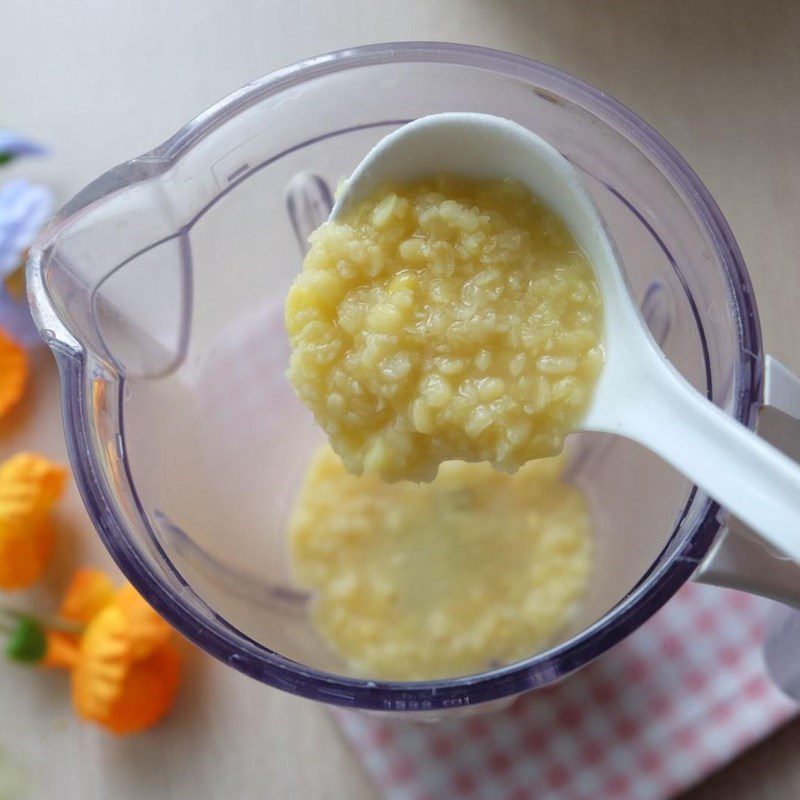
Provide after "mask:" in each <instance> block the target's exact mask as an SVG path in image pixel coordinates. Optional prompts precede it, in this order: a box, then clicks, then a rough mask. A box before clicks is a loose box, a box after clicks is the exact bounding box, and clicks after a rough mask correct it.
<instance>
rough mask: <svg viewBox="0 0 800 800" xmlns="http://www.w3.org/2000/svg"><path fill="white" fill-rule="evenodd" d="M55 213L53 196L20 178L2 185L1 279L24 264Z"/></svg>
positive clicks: (49, 192)
mask: <svg viewBox="0 0 800 800" xmlns="http://www.w3.org/2000/svg"><path fill="white" fill-rule="evenodd" d="M52 211H53V194H52V192H51V191H50V190H49V189H48V188H47V187H45V186H37V185H36V184H32V183H29V182H28V181H26V180H24V179H22V178H19V179H17V180H13V181H9V182H8V183H4V184H3V185H2V186H0V280H4V279H5V278H7V277H8V276H9V275H10V274H11V273H12V272H13V271H14V270H15V269H16V268H17V267H18V266H19V265H20V262H21V261H22V254H23V253H24V252H25V250H26V249H27V248H28V247H30V245H31V244H32V243H33V240H34V239H35V238H36V234H37V233H38V232H39V229H40V228H41V227H42V225H43V224H44V222H45V220H46V219H47V218H48V217H49V216H50V214H51V213H52Z"/></svg>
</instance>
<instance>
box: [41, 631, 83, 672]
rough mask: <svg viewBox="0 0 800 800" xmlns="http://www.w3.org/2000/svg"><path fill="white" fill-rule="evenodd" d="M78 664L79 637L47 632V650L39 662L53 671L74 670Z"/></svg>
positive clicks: (58, 632) (59, 632)
mask: <svg viewBox="0 0 800 800" xmlns="http://www.w3.org/2000/svg"><path fill="white" fill-rule="evenodd" d="M77 662H78V637H77V636H73V635H72V634H69V633H62V632H61V631H47V650H45V653H44V658H43V659H42V660H41V661H40V662H39V663H40V664H41V665H42V666H43V667H50V668H51V669H72V667H74V666H75V664H77Z"/></svg>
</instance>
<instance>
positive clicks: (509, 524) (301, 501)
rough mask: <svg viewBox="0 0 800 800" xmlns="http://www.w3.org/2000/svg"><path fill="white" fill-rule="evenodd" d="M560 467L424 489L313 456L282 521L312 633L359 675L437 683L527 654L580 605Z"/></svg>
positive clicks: (580, 548) (444, 481)
mask: <svg viewBox="0 0 800 800" xmlns="http://www.w3.org/2000/svg"><path fill="white" fill-rule="evenodd" d="M563 464H564V457H563V456H560V457H557V458H551V459H542V460H539V461H534V462H531V463H529V464H526V465H525V466H523V467H522V468H521V469H520V470H519V471H518V472H517V473H516V474H515V475H507V474H504V473H501V472H498V471H497V470H495V469H493V468H492V467H491V465H489V464H485V463H483V464H468V463H465V462H457V461H452V462H448V463H445V464H442V466H441V469H440V470H439V473H438V475H437V477H436V478H435V480H434V481H433V482H431V483H423V484H415V483H411V482H409V481H400V482H397V483H393V484H389V483H385V482H384V481H382V480H381V479H380V478H379V477H378V476H377V475H375V474H374V473H371V474H370V473H368V474H364V475H361V476H355V475H352V474H350V473H349V472H348V471H347V470H346V469H345V467H344V465H343V464H342V462H341V460H340V459H339V458H338V457H337V456H336V455H335V454H334V453H333V452H332V451H331V449H330V448H329V447H327V446H324V447H322V448H321V449H320V450H319V452H318V453H317V454H316V456H315V457H314V459H313V461H312V463H311V466H310V468H309V470H308V472H307V474H306V477H305V481H304V483H303V486H302V488H301V490H300V493H299V495H298V497H297V500H296V503H295V509H294V513H293V515H292V519H291V523H290V537H291V559H292V568H293V572H294V574H295V578H296V580H297V581H298V583H299V584H300V585H302V586H304V587H307V588H309V589H312V590H313V591H314V593H315V601H314V605H313V618H314V623H315V625H316V627H317V629H318V630H319V632H320V634H321V635H322V637H323V638H324V639H325V640H326V641H327V642H328V643H329V644H330V645H331V647H332V649H333V650H334V651H335V652H336V653H337V654H338V655H339V656H340V657H341V658H342V659H343V660H344V661H345V662H346V663H347V665H348V666H349V668H350V669H352V670H353V671H354V672H356V673H357V674H360V675H364V676H367V677H375V678H386V679H396V680H422V679H428V678H445V677H452V676H454V675H464V674H469V673H472V672H477V671H482V670H484V669H487V668H490V667H492V666H498V665H501V664H507V663H511V662H513V661H516V660H518V659H521V658H525V657H527V656H530V655H531V654H532V653H533V652H535V651H536V650H537V649H539V648H541V647H544V646H546V645H547V644H549V643H550V642H551V641H552V638H553V637H554V636H555V635H556V634H557V633H558V632H559V631H560V630H561V629H562V628H563V626H564V623H565V621H566V620H567V619H568V618H569V615H570V612H571V611H572V609H573V608H574V606H575V603H576V601H577V600H578V598H579V597H580V596H581V595H582V594H583V591H584V589H585V586H586V582H587V577H588V575H589V571H590V565H591V554H592V538H591V533H590V525H589V517H588V513H587V509H586V504H585V502H584V499H583V496H582V495H581V493H580V492H579V491H578V490H577V489H576V488H575V487H573V486H570V485H569V484H567V483H566V482H564V480H563V479H562V477H561V472H562V468H563Z"/></svg>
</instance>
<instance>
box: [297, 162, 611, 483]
mask: <svg viewBox="0 0 800 800" xmlns="http://www.w3.org/2000/svg"><path fill="white" fill-rule="evenodd" d="M310 244H311V249H310V251H309V253H308V255H307V256H306V259H305V261H304V263H303V269H302V272H301V273H300V275H298V277H297V279H296V281H295V283H294V285H293V286H292V288H291V290H290V292H289V296H288V299H287V303H286V326H287V330H288V332H289V337H290V342H291V346H292V354H291V361H290V367H289V378H290V380H291V383H292V384H293V386H294V388H295V390H296V392H297V393H298V395H299V396H300V398H301V399H302V400H303V402H304V403H305V404H306V405H307V406H308V407H309V408H310V409H311V410H312V411H313V413H314V416H315V418H316V420H317V422H318V424H319V425H320V426H321V427H322V428H323V430H324V431H325V433H326V434H327V435H328V438H329V440H330V443H331V445H332V447H333V449H334V450H335V451H336V453H338V455H339V456H341V458H342V460H343V461H344V464H345V466H346V467H347V469H348V470H349V471H351V472H353V473H354V474H361V473H362V472H364V471H371V472H377V473H378V474H379V475H380V476H381V477H382V478H383V479H384V480H387V481H396V480H401V479H411V480H422V481H430V480H432V479H433V478H434V477H435V475H436V471H437V469H438V466H439V464H440V463H441V462H443V461H447V460H452V459H458V460H463V461H488V462H490V463H491V464H492V465H494V466H495V467H497V468H498V469H501V470H503V471H506V472H514V471H515V470H517V469H519V467H520V466H522V465H523V464H525V463H526V462H527V461H530V460H531V459H536V458H542V457H546V456H552V455H555V454H557V453H558V452H560V450H561V448H562V446H563V441H564V437H565V436H566V435H567V434H568V433H569V432H570V431H572V430H574V429H575V427H576V425H577V424H578V422H579V420H580V418H581V416H582V414H583V412H584V411H585V409H586V407H587V405H588V402H589V399H590V396H591V391H592V387H593V385H594V382H595V380H596V378H597V375H598V373H599V371H600V369H601V367H602V362H603V351H602V343H601V330H602V300H601V296H600V292H599V290H598V287H597V284H596V282H595V277H594V274H593V272H592V269H591V267H590V265H589V264H588V262H587V260H586V258H585V256H584V254H583V253H582V252H581V250H580V248H579V247H578V245H577V244H576V242H575V240H574V238H573V236H572V235H571V233H570V231H569V230H568V229H567V228H566V226H565V225H564V223H563V222H562V221H561V220H560V219H559V218H558V217H557V216H556V215H555V214H553V213H552V212H551V211H550V210H549V209H547V208H546V207H545V206H544V205H543V204H541V203H540V202H539V201H537V200H536V199H535V198H534V197H533V196H532V195H531V193H530V192H529V191H528V190H527V189H526V188H525V187H524V186H523V185H522V184H520V183H519V182H517V181H515V180H511V179H509V180H471V179H464V178H456V177H450V176H438V177H435V178H431V179H428V180H423V181H418V182H415V183H408V184H402V185H396V186H386V187H384V188H382V189H381V190H380V191H378V192H377V193H376V194H375V195H374V196H372V197H370V198H368V199H367V200H365V201H363V202H362V203H360V204H359V205H357V206H356V207H355V208H354V210H353V211H352V212H351V213H350V214H349V216H348V217H347V218H346V219H345V220H344V221H343V222H327V223H325V224H324V225H322V226H321V227H320V228H319V229H318V230H317V231H316V232H315V233H314V234H313V235H312V236H311V239H310Z"/></svg>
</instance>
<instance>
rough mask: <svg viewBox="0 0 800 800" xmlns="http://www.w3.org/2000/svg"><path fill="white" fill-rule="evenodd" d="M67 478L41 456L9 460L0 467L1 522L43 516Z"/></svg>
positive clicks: (61, 489)
mask: <svg viewBox="0 0 800 800" xmlns="http://www.w3.org/2000/svg"><path fill="white" fill-rule="evenodd" d="M1 369H2V365H0V370H1ZM66 478H67V471H66V469H64V467H62V466H60V465H59V464H55V463H54V462H52V461H50V460H49V459H47V458H45V457H44V456H40V455H38V454H36V453H17V455H15V456H12V457H11V458H9V459H8V460H7V461H4V462H3V463H2V464H0V519H2V520H5V521H7V522H10V521H13V520H22V519H30V518H31V517H32V516H41V515H43V514H46V513H47V512H48V511H49V510H50V509H51V508H52V506H53V504H54V503H55V501H56V500H57V499H58V498H59V496H60V495H61V492H63V491H64V482H65V480H66Z"/></svg>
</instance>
